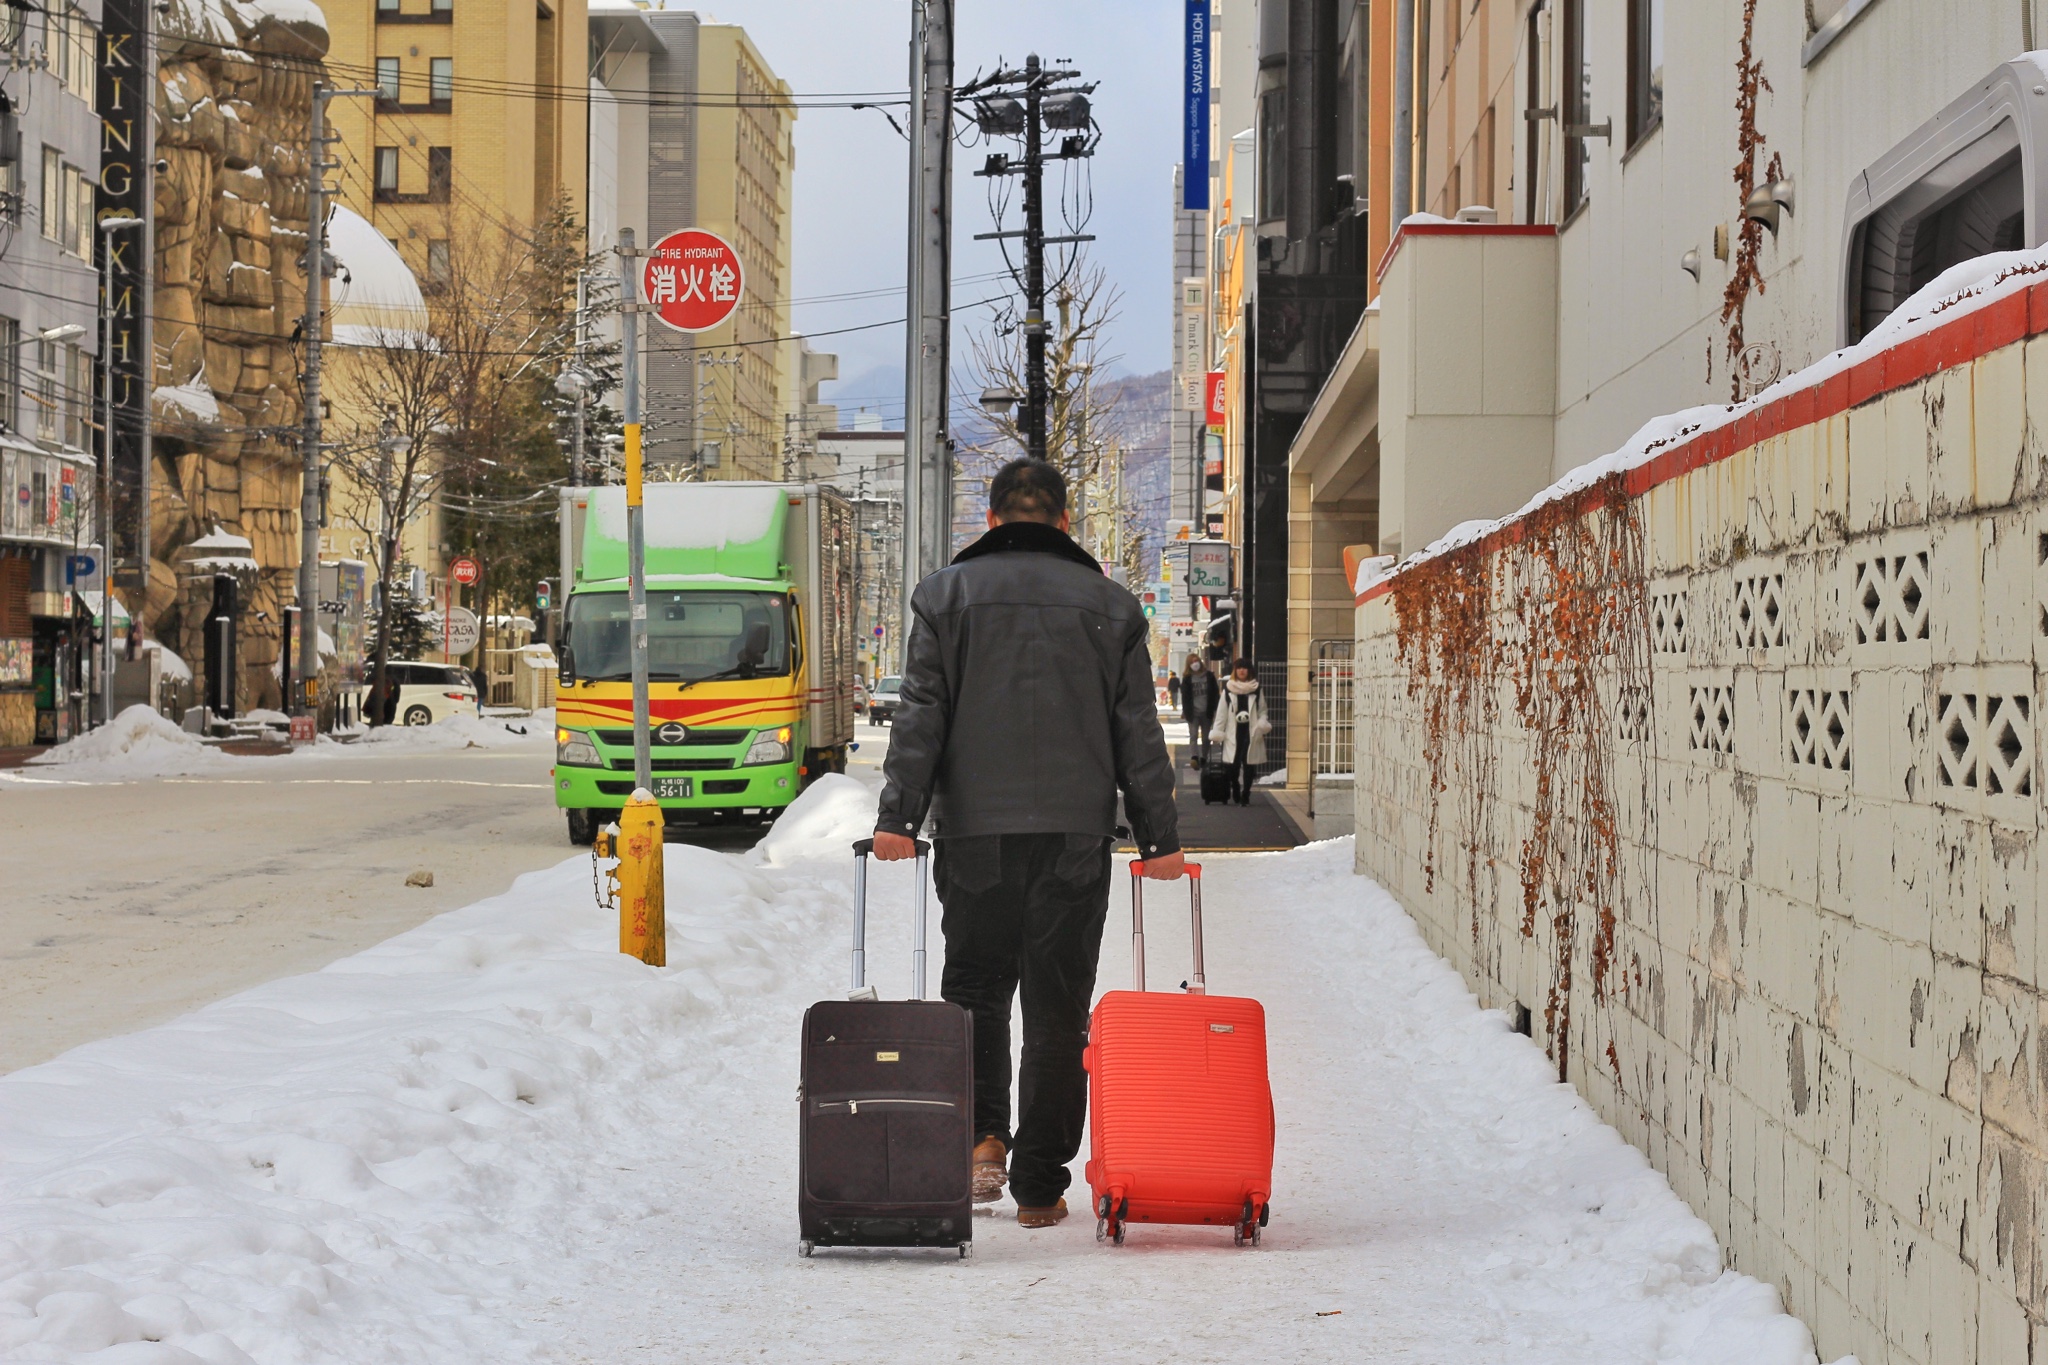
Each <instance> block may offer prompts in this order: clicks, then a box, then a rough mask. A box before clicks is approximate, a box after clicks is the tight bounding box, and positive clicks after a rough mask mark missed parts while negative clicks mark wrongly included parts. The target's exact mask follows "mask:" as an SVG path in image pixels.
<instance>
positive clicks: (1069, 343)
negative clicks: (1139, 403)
mask: <svg viewBox="0 0 2048 1365" xmlns="http://www.w3.org/2000/svg"><path fill="white" fill-rule="evenodd" d="M1051 301H1052V304H1053V309H1054V314H1055V316H1056V317H1057V319H1058V322H1057V324H1056V326H1055V327H1054V330H1053V334H1052V337H1051V340H1050V341H1049V343H1048V344H1047V346H1046V348H1045V385H1046V397H1047V402H1046V421H1045V458H1046V459H1047V460H1048V461H1049V462H1050V463H1052V464H1053V465H1055V466H1056V467H1057V468H1058V469H1059V471H1060V473H1062V474H1063V475H1065V476H1066V480H1067V487H1068V490H1069V501H1070V502H1071V503H1072V504H1073V510H1074V512H1075V529H1076V532H1077V533H1078V534H1079V535H1080V536H1081V537H1082V538H1084V539H1089V540H1092V541H1093V543H1094V544H1095V545H1096V546H1098V547H1100V548H1102V549H1105V550H1106V549H1108V548H1109V547H1110V546H1111V545H1112V544H1114V545H1116V546H1118V547H1120V548H1121V549H1122V551H1123V556H1122V558H1123V564H1124V568H1125V569H1126V570H1135V567H1136V564H1137V560H1138V557H1139V550H1140V547H1139V545H1138V538H1137V537H1136V536H1135V535H1134V534H1133V533H1132V532H1133V528H1134V527H1135V526H1136V524H1137V515H1136V511H1135V509H1134V508H1133V507H1132V506H1131V505H1130V502H1129V499H1128V498H1127V497H1125V496H1124V494H1123V491H1122V489H1121V488H1120V487H1119V482H1120V481H1119V480H1118V478H1117V469H1118V466H1119V464H1120V463H1121V461H1122V458H1123V452H1124V446H1125V437H1124V431H1123V423H1122V421H1121V420H1120V417H1119V414H1118V412H1117V398H1118V395H1119V393H1120V386H1118V385H1116V384H1114V383H1103V384H1098V383H1097V382H1096V376H1097V374H1098V373H1101V372H1103V371H1106V370H1108V369H1109V367H1110V366H1112V365H1114V364H1115V363H1116V362H1117V361H1118V360H1119V359H1120V358H1121V357H1119V356H1114V355H1104V354H1103V353H1102V348H1103V344H1104V341H1105V338H1106V336H1107V333H1108V331H1109V328H1110V326H1111V324H1113V323H1114V322H1115V321H1116V319H1117V315H1118V313H1119V311H1120V308H1121V305H1122V303H1123V293H1122V291H1121V290H1119V289H1118V288H1117V287H1116V286H1115V285H1114V284H1112V283H1110V281H1109V275H1108V272H1106V271H1105V270H1104V269H1103V268H1102V267H1101V266H1099V265H1086V264H1084V265H1082V266H1080V267H1077V268H1076V269H1075V270H1074V271H1072V272H1070V274H1069V277H1068V279H1067V280H1066V281H1065V282H1064V283H1062V284H1061V285H1060V286H1059V287H1058V288H1056V289H1055V290H1054V291H1053V295H1052V300H1051ZM969 344H970V346H971V348H972V351H973V357H972V360H971V362H970V363H971V367H972V370H973V374H974V378H975V381H976V382H977V384H978V385H979V386H980V387H981V388H983V389H989V388H1005V389H1008V390H1009V391H1011V392H1012V393H1017V394H1023V393H1025V392H1027V387H1026V384H1025V373H1024V332H1023V328H1022V327H1021V326H1016V325H1011V326H999V327H997V328H995V329H993V330H991V331H988V332H985V333H983V334H981V335H980V336H977V337H975V338H973V339H972V341H971V342H970V343H969ZM988 421H989V425H990V427H991V428H992V430H991V432H990V434H989V437H988V438H987V439H985V440H982V441H977V442H970V443H968V444H967V445H965V446H963V447H962V450H961V464H962V466H963V467H964V468H965V469H966V470H967V471H968V472H970V474H979V475H981V476H982V477H987V476H990V475H993V474H994V472H995V470H996V469H997V467H999V466H1000V465H1002V464H1004V463H1006V462H1007V461H1009V460H1012V459H1015V458H1016V457H1017V456H1019V455H1021V454H1023V453H1024V448H1025V447H1024V431H1023V428H1022V426H1021V425H1020V422H1019V413H1018V411H1016V410H1011V411H1008V412H1002V413H990V414H989V415H988ZM1133 581H1135V580H1133Z"/></svg>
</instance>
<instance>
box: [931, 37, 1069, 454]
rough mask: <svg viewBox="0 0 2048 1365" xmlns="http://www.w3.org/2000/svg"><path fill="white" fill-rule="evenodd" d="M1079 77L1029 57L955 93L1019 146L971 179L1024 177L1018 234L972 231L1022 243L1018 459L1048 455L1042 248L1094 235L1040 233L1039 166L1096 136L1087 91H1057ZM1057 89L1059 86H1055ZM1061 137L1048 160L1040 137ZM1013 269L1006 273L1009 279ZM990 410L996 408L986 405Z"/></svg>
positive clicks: (986, 398) (995, 397)
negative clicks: (1014, 154) (1014, 155)
mask: <svg viewBox="0 0 2048 1365" xmlns="http://www.w3.org/2000/svg"><path fill="white" fill-rule="evenodd" d="M1080 74H1081V73H1080V72H1078V71H1069V70H1059V69H1056V68H1052V67H1048V66H1045V65H1044V64H1043V63H1041V62H1040V61H1039V59H1038V54H1036V53H1033V54H1032V55H1030V56H1029V57H1026V58H1025V59H1024V68H1023V70H1021V71H998V72H996V73H995V74H994V75H992V76H985V77H982V78H981V79H979V80H976V81H973V82H970V83H969V84H967V85H965V86H963V87H961V89H960V92H959V93H960V95H961V96H962V97H963V98H969V97H971V98H972V99H973V100H974V102H975V122H976V123H978V124H979V125H980V127H981V131H982V132H983V133H985V134H988V135H989V136H991V137H996V136H1007V137H1019V138H1022V139H1023V141H1024V158H1023V161H1022V162H1021V163H1019V162H1016V161H1012V160H1011V159H1010V158H1009V157H1008V156H1007V155H1004V154H1002V153H1000V152H998V153H995V154H993V155H991V156H990V157H989V158H988V161H987V162H986V163H985V164H984V165H983V166H982V168H981V169H980V170H978V171H976V172H975V174H976V175H977V176H998V175H1020V174H1021V175H1022V176H1023V177H1024V226H1023V228H1022V229H1021V230H1016V229H1012V230H1002V229H998V230H997V231H995V232H978V233H976V234H975V237H974V239H975V240H976V241H977V242H980V241H991V240H996V239H1005V238H1022V239H1023V242H1024V271H1023V276H1022V278H1021V279H1019V280H1018V281H1017V282H1018V283H1019V284H1021V285H1022V286H1023V287H1024V390H1025V391H1024V395H1023V403H1022V405H1021V406H1020V407H1019V409H1018V412H1017V426H1018V428H1019V430H1020V431H1021V432H1022V434H1023V437H1024V453H1025V454H1026V455H1028V456H1029V457H1031V458H1032V459H1034V460H1042V459H1044V458H1045V455H1046V423H1047V421H1048V420H1049V411H1048V410H1049V409H1050V407H1051V396H1050V393H1049V392H1048V390H1047V387H1046V377H1045V346H1046V340H1047V338H1048V337H1049V335H1050V331H1051V329H1050V328H1049V327H1048V325H1047V323H1046V320H1045V249H1046V248H1047V247H1048V246H1059V245H1063V244H1067V243H1077V242H1092V241H1094V240H1095V237H1094V235H1093V234H1092V233H1085V232H1079V233H1071V234H1068V235H1064V236H1057V237H1048V236H1047V235H1046V232H1045V163H1046V162H1047V161H1049V160H1050V161H1069V160H1078V159H1080V158H1082V157H1089V156H1093V155H1095V144H1096V143H1097V142H1098V141H1099V140H1100V137H1101V135H1100V133H1099V132H1098V131H1097V130H1096V128H1095V120H1094V116H1093V114H1092V113H1091V111H1090V109H1089V104H1088V96H1089V95H1090V94H1091V93H1093V91H1094V89H1095V87H1094V86H1093V85H1092V84H1091V85H1061V82H1066V81H1072V80H1074V79H1075V78H1076V77H1078V76H1079V75H1080ZM1055 87H1058V88H1055ZM1048 130H1053V131H1064V132H1065V133H1066V134H1067V135H1066V136H1065V137H1063V138H1061V139H1060V145H1059V150H1058V151H1055V152H1053V153H1051V154H1050V155H1048V154H1047V153H1046V150H1045V134H1046V132H1047V131H1048ZM1015 273H1016V272H1015V270H1014V269H1013V270H1012V275H1013V276H1014V275H1015ZM1014 400H1015V395H1013V394H1006V393H1002V392H1000V391H996V392H992V393H990V394H985V395H983V398H982V403H983V406H985V407H991V404H992V403H994V404H997V405H999V407H1000V409H1007V406H1008V404H1009V403H1010V402H1012V401H1014ZM991 410H992V411H994V410H999V408H998V407H991Z"/></svg>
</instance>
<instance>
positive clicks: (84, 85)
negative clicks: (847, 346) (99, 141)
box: [44, 5, 100, 104]
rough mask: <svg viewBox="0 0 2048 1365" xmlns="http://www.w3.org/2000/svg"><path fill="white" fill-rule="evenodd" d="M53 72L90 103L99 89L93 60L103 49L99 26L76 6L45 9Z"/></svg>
mask: <svg viewBox="0 0 2048 1365" xmlns="http://www.w3.org/2000/svg"><path fill="white" fill-rule="evenodd" d="M44 14H45V24H46V26H47V27H46V29H45V32H46V35H47V38H46V42H47V47H48V53H47V59H48V61H49V64H50V74H51V75H53V76H55V77H56V78H57V82H58V84H60V85H62V86H63V87H64V89H65V90H67V91H69V92H70V93H71V94H73V95H76V96H78V98H80V99H82V100H84V101H85V102H86V103H87V104H91V103H92V102H93V98H94V96H95V94H96V93H97V89H96V87H97V84H98V82H97V80H96V79H95V76H94V71H93V64H94V62H95V61H96V60H97V57H98V50H99V32H100V31H99V26H98V25H96V24H94V23H93V22H92V20H90V19H88V18H86V17H85V16H84V15H83V14H80V13H79V12H78V11H76V10H74V9H70V8H68V7H60V6H57V5H52V6H51V7H50V8H49V9H47V10H45V11H44Z"/></svg>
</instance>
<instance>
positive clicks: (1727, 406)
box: [1357, 246, 2048, 592]
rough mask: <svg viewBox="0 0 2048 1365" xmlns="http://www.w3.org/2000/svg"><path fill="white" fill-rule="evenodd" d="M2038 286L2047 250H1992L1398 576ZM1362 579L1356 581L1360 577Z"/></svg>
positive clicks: (1473, 525)
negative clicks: (1834, 342) (1828, 345)
mask: <svg viewBox="0 0 2048 1365" xmlns="http://www.w3.org/2000/svg"><path fill="white" fill-rule="evenodd" d="M2042 283H2048V246H2038V247H2032V248H2029V249H2028V250H2025V251H1995V252H1992V253H1990V254H1989V255H1985V256H1978V257H1975V258H1974V259H1971V260H1967V261H1963V262H1961V263H1960V264H1957V265H1953V266H1950V267H1949V268H1948V269H1947V270H1944V271H1943V272H1942V273H1941V274H1939V275H1937V276H1935V277H1934V278H1933V279H1932V280H1930V281H1928V282H1927V284H1925V285H1924V286H1922V287H1921V288H1920V289H1919V290H1918V291H1917V292H1915V293H1914V294H1913V296H1912V297H1911V298H1909V299H1907V300H1906V301H1905V302H1904V303H1902V304H1900V305H1899V306H1898V307H1897V308H1896V309H1894V310H1893V311H1892V312H1891V314H1890V315H1889V316H1887V317H1886V318H1885V320H1884V321H1883V322H1881V323H1879V324H1878V325H1877V326H1876V327H1874V328H1872V329H1871V331H1870V334H1869V335H1868V336H1866V337H1864V338H1863V340H1861V341H1859V342H1857V343H1856V344H1855V345H1853V346H1845V347H1843V348H1842V349H1841V350H1839V351H1834V352H1831V353H1830V354H1828V355H1825V356H1822V357H1821V358H1820V359H1819V360H1816V361H1814V362H1813V364H1811V365H1808V366H1807V367H1806V368H1805V369H1803V370H1799V371H1796V372H1795V373H1793V374H1790V375H1787V376H1785V377H1784V378H1783V379H1780V380H1779V381H1778V382H1777V383H1775V384H1773V385H1771V386H1770V387H1769V388H1767V389H1764V390H1763V391H1761V392H1759V393H1757V394H1756V395H1755V396H1754V397H1751V398H1749V399H1747V400H1745V401H1744V402H1741V403H1715V404H1709V405H1707V406H1704V407H1697V408H1686V409H1684V410H1683V411H1680V412H1673V413H1665V414H1664V415H1662V416H1659V417H1654V418H1652V419H1650V420H1649V421H1648V422H1646V423H1644V424H1643V426H1642V428H1641V429H1640V430H1639V431H1637V432H1636V434H1635V435H1633V436H1631V437H1629V439H1628V441H1627V442H1626V443H1625V444H1624V445H1622V447H1621V448H1620V449H1619V450H1614V451H1610V452H1609V453H1608V454H1605V455H1602V456H1600V457H1599V458H1598V459H1595V460H1589V461H1588V462H1586V463H1585V464H1582V465H1579V466H1578V467H1576V468H1574V469H1572V470H1570V471H1569V472H1567V473H1566V474H1565V475H1564V477H1562V478H1560V479H1558V480H1557V481H1556V482H1555V483H1553V484H1551V485H1550V486H1549V487H1548V488H1545V489H1544V490H1543V491H1542V492H1540V493H1538V494H1536V496H1535V497H1533V498H1531V499H1529V501H1528V502H1527V503H1525V504H1523V506H1522V508H1521V510H1519V511H1517V512H1514V513H1512V514H1511V515H1509V516H1506V517H1502V518H1500V519H1498V520H1494V521H1466V522H1460V523H1459V524H1458V525H1456V526H1454V527H1452V528H1451V529H1450V530H1449V531H1446V532H1445V533H1444V534H1443V535H1441V536H1439V537H1438V538H1437V539H1435V540H1433V541H1431V542H1430V543H1429V544H1428V545H1427V546H1425V547H1424V548H1422V549H1420V550H1418V551H1416V552H1415V553H1414V554H1412V555H1410V556H1409V557H1408V558H1406V559H1404V560H1403V561H1402V562H1401V564H1400V565H1399V567H1398V568H1397V569H1396V572H1398V571H1399V569H1405V568H1407V567H1408V566H1410V565H1413V564H1418V563H1421V562H1422V561H1424V560H1428V559H1433V558H1435V557H1436V556H1438V555H1442V554H1447V553H1449V552H1450V551H1452V550H1455V549H1458V548H1460V547H1462V546H1465V545H1470V544H1472V543H1473V542H1475V541H1479V540H1483V539H1485V538H1486V537H1487V536H1489V535H1491V534H1493V533H1494V532H1495V531H1498V530H1500V529H1501V528H1502V527H1504V526H1506V525H1508V524H1509V523H1510V522H1514V521H1517V520H1520V519H1521V518H1522V517H1525V516H1528V515H1529V514H1530V513H1531V512H1534V511H1535V510H1536V509H1537V508H1539V507H1541V506H1543V505H1544V504H1545V503H1549V502H1555V501H1557V500H1558V499H1560V498H1565V497H1569V496H1571V495H1572V494H1573V493H1576V492H1579V491H1580V490H1582V489H1585V488H1589V487H1591V486H1592V485H1594V484H1596V483H1598V482H1600V481H1601V480H1602V479H1604V478H1606V477H1607V476H1608V475H1610V474H1620V473H1626V472H1627V471H1629V470H1631V469H1635V468H1637V467H1639V466H1641V465H1645V464H1648V463H1649V462H1650V461H1651V460H1652V459H1654V458H1655V457H1656V456H1657V455H1659V454H1661V453H1662V452H1664V451H1665V450H1667V449H1669V448H1671V447H1673V446H1676V445H1679V444H1681V443H1683V442H1685V441H1687V440H1690V439H1691V438H1692V437H1694V436H1696V435H1698V434H1699V433H1700V432H1703V431H1718V430H1720V429H1721V428H1722V427H1727V426H1732V425H1734V424H1735V423H1736V422H1737V421H1739V420H1741V419H1742V418H1743V417H1745V416H1747V415H1748V414H1750V413H1752V412H1756V411H1759V410H1761V409H1763V408H1766V407H1768V406H1770V405H1771V404H1772V403H1775V402H1777V401H1778V400H1779V399H1781V398H1785V397H1788V396H1790V395H1791V394H1793V393H1795V392H1797V391H1799V390H1801V389H1809V388H1813V387H1815V386H1816V385H1819V384H1821V383H1823V382H1825V381H1826V380H1829V379H1832V378H1833V377H1835V376H1836V375H1838V374H1842V373H1843V372H1845V371H1848V370H1851V369H1854V368H1855V367H1856V366H1857V365H1858V364H1861V363H1862V362H1863V361H1866V360H1870V359H1873V358H1874V357H1876V356H1877V355H1879V354H1881V353H1882V352H1884V351H1887V350H1890V349H1892V348H1893V347H1895V346H1897V345H1899V343H1901V342H1903V341H1906V340H1909V339H1910V338H1913V337H1916V336H1920V335H1923V334H1925V333H1927V332H1931V331H1933V330H1934V329H1935V328H1936V327H1939V326H1941V325H1943V324H1944V323H1949V322H1953V321H1955V320H1956V319H1957V318H1958V317H1964V316H1967V315H1969V314H1971V313H1974V312H1977V311H1978V310H1979V309H1982V308H1985V307H1988V306H1990V305H1991V304H1993V303H1996V302H1998V301H1999V300H2000V299H2004V298H2009V297H2010V296H2012V295H2014V294H2018V293H2023V292H2024V291H2026V290H2027V289H2030V288H2032V287H2033V286H2034V285H2037V284H2042ZM1391 576H1392V575H1391V574H1389V575H1387V577H1391ZM1360 577H1361V580H1362V579H1363V574H1361V576H1360ZM1378 581H1379V580H1375V582H1378ZM1357 591H1359V592H1363V591H1365V589H1364V588H1363V587H1361V588H1358V589H1357Z"/></svg>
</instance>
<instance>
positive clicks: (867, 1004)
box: [797, 839, 974, 1256]
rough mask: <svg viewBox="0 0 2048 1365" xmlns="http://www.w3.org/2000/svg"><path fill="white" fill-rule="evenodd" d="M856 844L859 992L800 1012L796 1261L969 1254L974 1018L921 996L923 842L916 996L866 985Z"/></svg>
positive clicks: (862, 868)
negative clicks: (887, 995) (829, 1254)
mask: <svg viewBox="0 0 2048 1365" xmlns="http://www.w3.org/2000/svg"><path fill="white" fill-rule="evenodd" d="M873 846H874V841H873V840H871V839H863V840H861V841H860V842H859V843H857V844H855V845H854V846H853V848H854V858H855V863H854V868H855V872H854V908H853V990H852V991H851V992H850V995H851V996H852V998H851V999H848V1000H823V1001H820V1002H819V1003H817V1004H815V1005H813V1006H811V1007H810V1009H808V1010H806V1011H804V1033H803V1083H802V1085H801V1087H800V1088H799V1089H798V1091H797V1099H798V1105H799V1110H800V1116H799V1119H798V1125H799V1132H798V1154H799V1155H798V1164H797V1180H798V1189H797V1222H798V1225H799V1228H800V1232H799V1236H800V1237H801V1239H802V1240H801V1241H799V1242H798V1244H797V1250H798V1253H799V1254H800V1255H804V1256H808V1255H810V1254H811V1252H812V1251H813V1250H814V1249H815V1248H817V1247H860V1246H879V1247H945V1248H949V1249H957V1250H958V1251H959V1254H960V1255H962V1256H967V1255H969V1254H970V1253H971V1251H972V1249H973V1239H974V1205H973V1182H972V1171H973V1164H974V1131H973V1128H974V1021H973V1018H972V1016H970V1015H969V1014H968V1013H967V1011H966V1010H963V1009H961V1008H960V1007H959V1006H958V1005H952V1004H948V1003H946V1002H945V1001H943V1000H925V999H922V998H921V997H922V996H923V995H924V974H925V973H924V959H925V948H924V939H925V867H926V863H927V860H928V858H929V856H930V852H931V845H930V844H928V843H926V842H925V841H924V840H922V839H920V840H919V841H918V843H917V853H918V857H917V930H916V936H915V949H914V951H913V953H912V969H913V980H914V984H913V987H912V989H913V992H914V995H915V996H916V997H919V998H914V999H910V1000H889V1001H885V1000H878V999H876V998H875V993H874V990H873V989H872V988H871V987H869V986H868V984H867V967H866V957H867V954H866V938H867V860H868V854H869V853H870V852H871V851H872V849H873Z"/></svg>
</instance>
